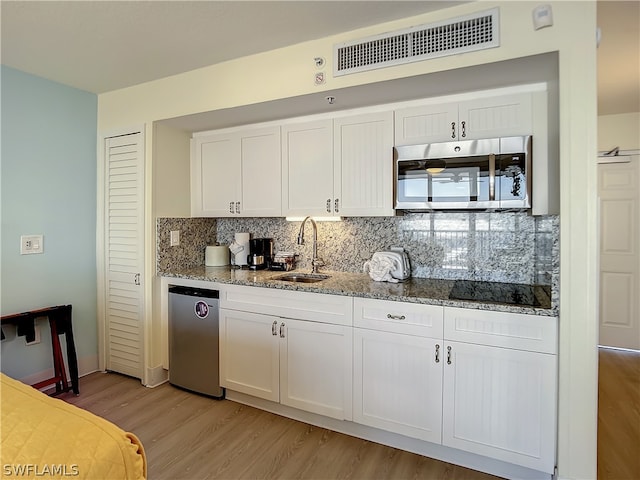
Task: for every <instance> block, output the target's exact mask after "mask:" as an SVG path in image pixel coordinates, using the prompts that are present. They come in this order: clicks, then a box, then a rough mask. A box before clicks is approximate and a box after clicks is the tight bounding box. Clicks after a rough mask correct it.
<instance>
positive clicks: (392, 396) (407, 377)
mask: <svg viewBox="0 0 640 480" xmlns="http://www.w3.org/2000/svg"><path fill="white" fill-rule="evenodd" d="M441 347H442V342H441V341H438V340H434V339H432V338H423V337H415V336H411V335H401V334H397V333H389V332H378V331H375V330H365V329H362V328H355V329H354V351H353V357H354V362H353V368H354V371H353V380H354V390H353V420H354V421H355V422H358V423H361V424H363V425H369V426H371V427H377V428H381V429H383V430H387V431H390V432H395V433H399V434H402V435H406V436H408V437H412V438H419V439H421V440H426V441H428V442H434V443H440V442H441V439H442V435H441V425H442V359H441Z"/></svg>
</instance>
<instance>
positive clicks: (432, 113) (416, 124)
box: [395, 103, 458, 146]
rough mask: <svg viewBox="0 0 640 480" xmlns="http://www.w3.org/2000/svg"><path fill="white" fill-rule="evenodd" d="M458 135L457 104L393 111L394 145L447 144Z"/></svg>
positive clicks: (423, 106)
mask: <svg viewBox="0 0 640 480" xmlns="http://www.w3.org/2000/svg"><path fill="white" fill-rule="evenodd" d="M457 134H458V104H457V103H442V104H438V105H422V106H419V107H411V108H403V109H400V110H396V111H395V145H396V146H399V145H415V144H421V143H433V142H447V141H449V142H450V141H453V140H456V139H457V138H458V137H457Z"/></svg>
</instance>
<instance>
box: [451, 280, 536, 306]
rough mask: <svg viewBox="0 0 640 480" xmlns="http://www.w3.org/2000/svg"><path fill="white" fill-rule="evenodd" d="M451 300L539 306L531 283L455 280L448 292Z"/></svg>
mask: <svg viewBox="0 0 640 480" xmlns="http://www.w3.org/2000/svg"><path fill="white" fill-rule="evenodd" d="M449 298H450V299H451V300H472V301H475V302H492V303H507V304H510V305H522V306H528V307H540V306H541V303H540V302H539V301H538V299H537V298H536V295H535V287H534V286H533V285H520V284H515V283H499V282H476V281H473V280H456V281H455V283H454V284H453V288H452V289H451V292H450V293H449Z"/></svg>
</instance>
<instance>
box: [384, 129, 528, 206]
mask: <svg viewBox="0 0 640 480" xmlns="http://www.w3.org/2000/svg"><path fill="white" fill-rule="evenodd" d="M531 144H532V137H531V135H527V136H520V137H503V138H489V139H482V140H464V141H460V142H445V143H431V144H425V145H407V146H399V147H395V155H394V157H395V167H394V177H395V205H394V206H395V208H396V209H398V210H474V209H483V210H484V209H528V208H530V207H531Z"/></svg>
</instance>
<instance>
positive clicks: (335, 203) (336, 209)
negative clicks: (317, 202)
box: [333, 198, 340, 213]
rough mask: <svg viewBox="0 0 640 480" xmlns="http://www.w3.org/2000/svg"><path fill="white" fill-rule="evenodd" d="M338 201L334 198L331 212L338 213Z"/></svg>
mask: <svg viewBox="0 0 640 480" xmlns="http://www.w3.org/2000/svg"><path fill="white" fill-rule="evenodd" d="M339 207H340V200H339V199H337V198H336V200H335V202H333V211H334V212H336V213H338V212H339V211H340V208H339Z"/></svg>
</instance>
